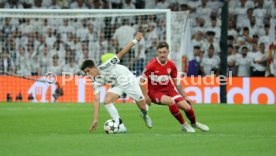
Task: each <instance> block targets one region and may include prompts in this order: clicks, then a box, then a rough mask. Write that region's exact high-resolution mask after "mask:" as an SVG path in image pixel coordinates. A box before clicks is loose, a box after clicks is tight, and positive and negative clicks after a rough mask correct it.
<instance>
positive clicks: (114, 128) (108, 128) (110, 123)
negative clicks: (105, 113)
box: [104, 119, 119, 134]
mask: <svg viewBox="0 0 276 156" xmlns="http://www.w3.org/2000/svg"><path fill="white" fill-rule="evenodd" d="M104 132H105V133H106V134H116V133H118V132H119V124H118V123H117V122H115V120H113V119H109V120H107V121H106V122H105V123H104Z"/></svg>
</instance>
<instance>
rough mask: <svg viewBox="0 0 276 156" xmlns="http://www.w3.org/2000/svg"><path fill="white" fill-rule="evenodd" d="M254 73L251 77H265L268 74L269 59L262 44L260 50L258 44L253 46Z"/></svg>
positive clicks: (252, 64)
mask: <svg viewBox="0 0 276 156" xmlns="http://www.w3.org/2000/svg"><path fill="white" fill-rule="evenodd" d="M252 49H253V50H252V52H253V53H252V62H251V66H252V71H251V76H253V77H264V76H265V72H266V63H267V57H266V55H265V53H264V50H263V49H264V43H260V46H259V48H258V45H257V43H256V44H253V46H252Z"/></svg>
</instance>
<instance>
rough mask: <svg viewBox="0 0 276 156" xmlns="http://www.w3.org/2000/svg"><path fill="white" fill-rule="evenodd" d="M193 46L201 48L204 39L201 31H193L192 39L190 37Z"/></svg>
mask: <svg viewBox="0 0 276 156" xmlns="http://www.w3.org/2000/svg"><path fill="white" fill-rule="evenodd" d="M192 43H193V47H195V46H198V47H200V49H202V48H203V44H204V41H203V39H202V32H201V31H198V32H196V33H195V35H194V37H193V39H192Z"/></svg>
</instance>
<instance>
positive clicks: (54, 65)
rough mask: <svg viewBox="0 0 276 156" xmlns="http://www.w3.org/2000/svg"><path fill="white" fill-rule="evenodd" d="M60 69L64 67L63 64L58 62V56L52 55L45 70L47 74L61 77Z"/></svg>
mask: <svg viewBox="0 0 276 156" xmlns="http://www.w3.org/2000/svg"><path fill="white" fill-rule="evenodd" d="M62 67H64V64H62V63H61V61H60V60H59V56H58V55H54V56H53V57H52V63H51V65H50V66H49V68H48V69H47V72H52V73H55V74H56V75H61V74H62Z"/></svg>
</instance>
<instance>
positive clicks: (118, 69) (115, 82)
mask: <svg viewBox="0 0 276 156" xmlns="http://www.w3.org/2000/svg"><path fill="white" fill-rule="evenodd" d="M119 62H120V60H119V58H118V57H117V55H115V56H114V57H113V58H111V59H109V60H108V61H106V62H105V63H104V64H102V65H100V66H98V69H99V70H100V75H99V76H97V77H94V78H93V88H94V93H95V94H97V93H99V91H100V87H101V86H103V85H105V84H109V85H111V86H112V87H115V86H118V87H123V86H127V85H129V84H131V83H132V82H133V81H134V80H135V81H136V77H135V76H134V75H133V74H132V73H131V72H130V70H129V69H128V68H127V67H125V66H123V65H120V64H118V63H119Z"/></svg>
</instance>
